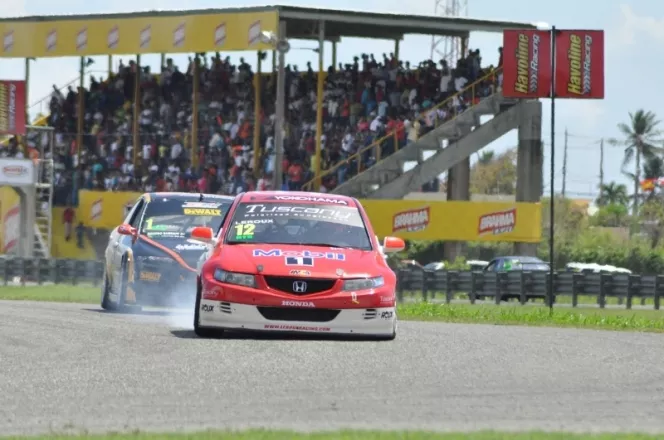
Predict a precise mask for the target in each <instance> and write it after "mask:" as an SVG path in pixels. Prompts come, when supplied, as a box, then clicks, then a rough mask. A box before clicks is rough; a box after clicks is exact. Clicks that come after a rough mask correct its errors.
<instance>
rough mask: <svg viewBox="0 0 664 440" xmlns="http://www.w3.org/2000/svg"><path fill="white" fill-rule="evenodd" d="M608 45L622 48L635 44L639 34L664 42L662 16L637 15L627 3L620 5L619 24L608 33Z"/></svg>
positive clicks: (663, 19) (663, 20)
mask: <svg viewBox="0 0 664 440" xmlns="http://www.w3.org/2000/svg"><path fill="white" fill-rule="evenodd" d="M608 34H609V35H608V39H609V43H610V44H609V47H612V48H624V47H627V46H633V45H634V44H636V40H637V39H638V38H639V37H640V36H646V37H647V38H649V39H652V40H655V41H658V42H664V18H655V17H649V16H641V15H638V14H637V13H636V12H634V10H633V9H632V7H631V6H630V5H628V4H621V5H620V25H619V27H618V29H617V31H616V32H609V33H608Z"/></svg>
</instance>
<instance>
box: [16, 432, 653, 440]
mask: <svg viewBox="0 0 664 440" xmlns="http://www.w3.org/2000/svg"><path fill="white" fill-rule="evenodd" d="M7 438H14V439H19V438H23V439H38V438H44V439H46V438H48V439H49V440H58V439H71V438H86V439H97V440H106V439H108V440H111V439H113V440H130V439H131V440H158V439H164V440H184V439H191V440H194V439H195V440H656V439H661V436H655V435H646V434H569V433H544V432H528V433H502V432H489V431H486V432H476V433H429V432H417V431H412V432H378V431H337V432H321V433H313V434H301V433H296V432H290V431H260V430H253V431H243V432H231V431H224V432H222V431H206V432H200V433H189V434H151V433H140V432H136V433H132V434H108V435H101V436H94V435H84V436H58V435H49V436H48V437H7Z"/></svg>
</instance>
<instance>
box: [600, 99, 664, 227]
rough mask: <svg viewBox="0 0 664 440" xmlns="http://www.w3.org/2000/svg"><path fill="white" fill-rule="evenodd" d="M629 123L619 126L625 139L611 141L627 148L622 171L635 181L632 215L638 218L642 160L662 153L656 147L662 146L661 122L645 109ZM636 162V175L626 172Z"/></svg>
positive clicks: (631, 117) (635, 114) (610, 140)
mask: <svg viewBox="0 0 664 440" xmlns="http://www.w3.org/2000/svg"><path fill="white" fill-rule="evenodd" d="M629 119H630V120H629V123H628V124H626V123H622V122H621V123H620V124H618V130H620V132H621V133H622V135H623V136H624V139H622V140H618V139H609V144H611V145H621V146H623V147H625V155H624V157H623V163H622V171H623V173H624V174H625V175H627V176H629V177H630V178H631V179H632V180H633V181H634V205H633V208H632V209H633V211H632V215H633V216H634V217H636V215H637V213H638V209H639V189H640V181H641V159H642V158H643V159H645V160H646V161H648V160H651V159H652V158H653V157H657V155H658V153H661V152H662V148H660V147H656V146H655V145H656V144H661V141H660V138H659V136H660V132H659V130H658V129H657V126H658V125H659V120H657V116H656V115H655V114H654V113H653V112H650V111H648V112H646V111H645V110H643V109H639V110H637V111H636V112H635V113H631V112H630V113H629ZM632 162H634V171H635V172H634V173H630V172H628V171H626V167H627V166H628V165H630V164H631V163H632Z"/></svg>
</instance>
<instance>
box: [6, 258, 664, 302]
mask: <svg viewBox="0 0 664 440" xmlns="http://www.w3.org/2000/svg"><path fill="white" fill-rule="evenodd" d="M103 274H104V267H103V263H102V262H100V261H82V260H54V259H22V258H1V259H0V279H3V280H4V285H9V284H16V283H19V284H28V283H30V284H31V283H37V284H44V283H55V284H90V283H91V284H93V285H99V284H100V283H101V280H102V277H103ZM548 277H549V274H548V273H547V272H503V273H491V272H481V271H475V272H473V271H438V272H426V271H423V270H420V269H410V268H408V269H397V278H398V284H397V296H398V298H399V300H400V301H404V300H405V299H407V298H413V297H415V298H417V297H419V298H421V299H424V300H444V301H445V302H447V303H449V302H452V300H454V299H456V298H457V297H458V296H459V295H464V296H466V297H467V298H468V300H469V301H470V302H471V303H472V304H474V303H475V302H476V301H477V300H483V301H492V302H495V303H496V304H500V302H501V300H505V299H508V298H514V299H517V300H519V301H520V302H521V303H522V304H525V303H526V302H528V300H530V299H543V298H545V297H546V295H547V292H548V285H549V284H548ZM553 284H554V296H555V298H556V299H558V298H560V297H569V298H571V305H572V306H573V307H575V306H577V304H578V303H579V297H581V296H584V297H588V296H590V297H594V298H596V300H597V304H598V305H599V307H605V306H606V304H607V300H609V299H610V298H617V299H618V304H624V305H625V306H626V308H628V309H629V308H631V307H632V304H633V302H634V301H635V300H637V301H639V302H640V303H641V304H645V303H646V300H649V299H651V300H652V301H653V305H654V308H655V309H656V310H659V308H660V302H661V298H662V296H664V275H631V274H611V273H571V272H560V273H556V274H554V283H553Z"/></svg>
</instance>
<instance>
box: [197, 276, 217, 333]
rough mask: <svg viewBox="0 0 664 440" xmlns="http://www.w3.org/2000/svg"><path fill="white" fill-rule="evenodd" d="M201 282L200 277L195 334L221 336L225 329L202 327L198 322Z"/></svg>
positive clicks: (198, 281)
mask: <svg viewBox="0 0 664 440" xmlns="http://www.w3.org/2000/svg"><path fill="white" fill-rule="evenodd" d="M201 290H202V286H201V282H200V280H199V279H197V280H196V302H195V304H194V334H195V335H196V336H198V337H199V338H205V339H210V338H214V339H217V338H221V337H222V336H224V330H223V329H219V328H206V327H201V326H200V324H199V323H198V321H199V319H200V308H201Z"/></svg>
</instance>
